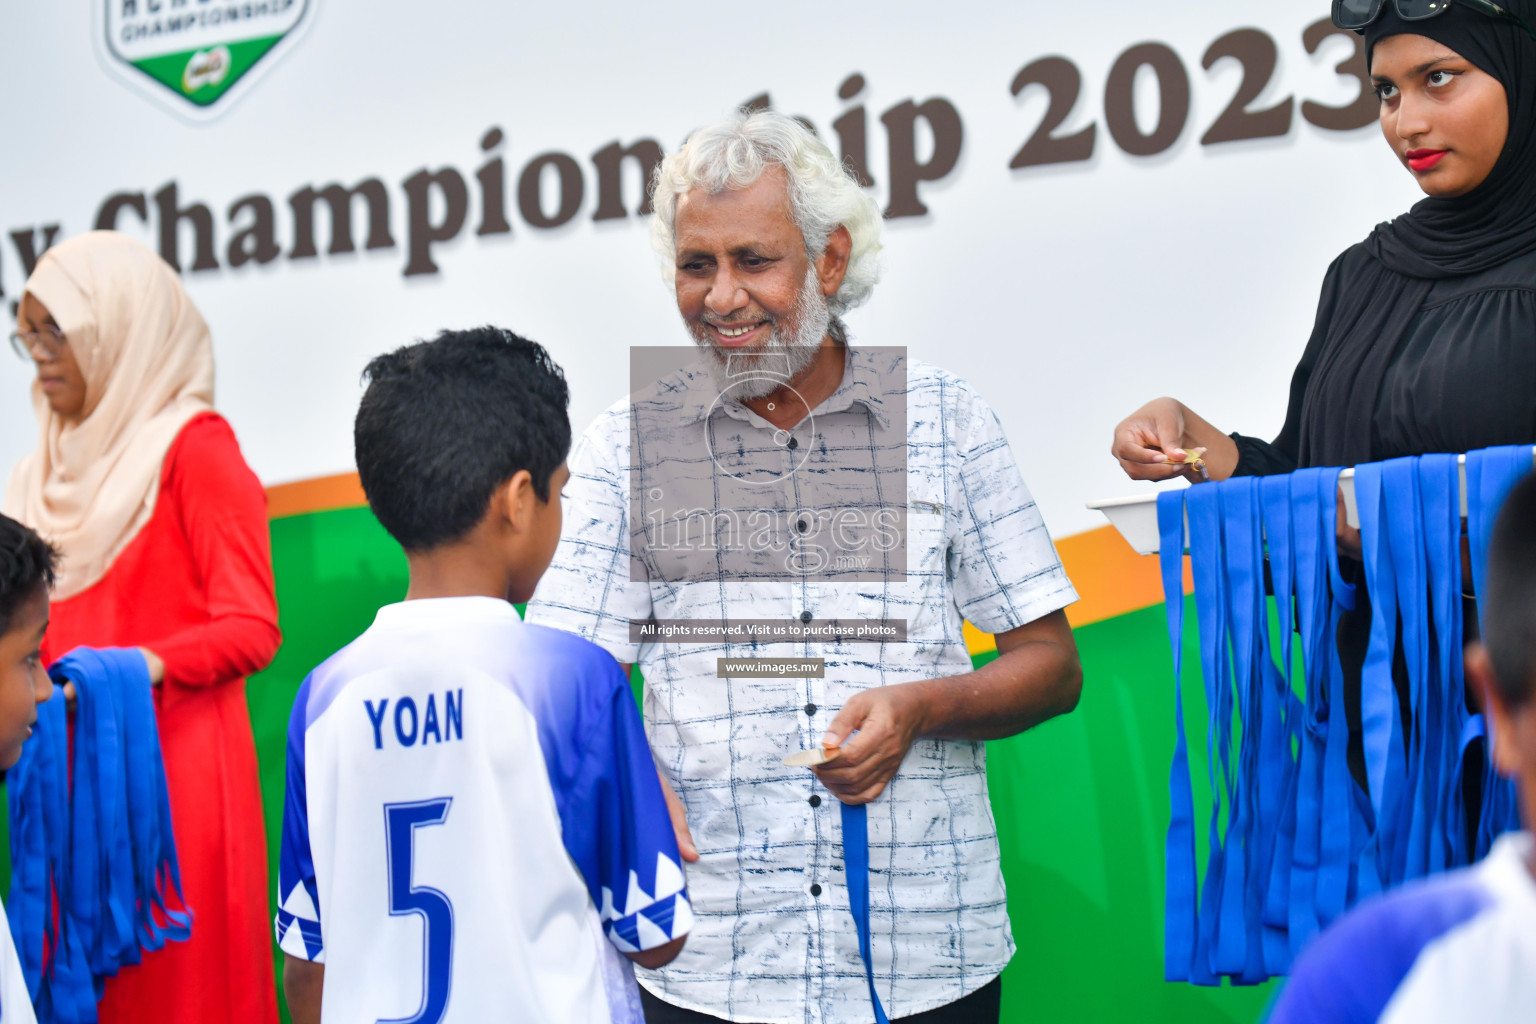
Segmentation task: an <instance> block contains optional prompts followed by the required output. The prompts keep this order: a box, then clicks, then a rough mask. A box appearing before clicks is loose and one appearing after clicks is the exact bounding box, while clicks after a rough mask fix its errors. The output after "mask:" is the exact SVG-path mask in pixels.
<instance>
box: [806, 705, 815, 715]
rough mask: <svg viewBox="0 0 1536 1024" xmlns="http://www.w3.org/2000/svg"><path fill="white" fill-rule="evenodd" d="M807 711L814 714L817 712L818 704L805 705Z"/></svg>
mask: <svg viewBox="0 0 1536 1024" xmlns="http://www.w3.org/2000/svg"><path fill="white" fill-rule="evenodd" d="M805 713H806V714H808V715H814V714H815V713H816V705H815V704H807V705H806V706H805Z"/></svg>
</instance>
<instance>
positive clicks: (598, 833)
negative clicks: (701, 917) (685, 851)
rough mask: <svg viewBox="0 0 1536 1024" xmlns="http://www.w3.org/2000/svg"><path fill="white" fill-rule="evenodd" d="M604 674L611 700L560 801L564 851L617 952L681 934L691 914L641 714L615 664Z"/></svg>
mask: <svg viewBox="0 0 1536 1024" xmlns="http://www.w3.org/2000/svg"><path fill="white" fill-rule="evenodd" d="M604 660H607V659H604ZM604 671H606V672H608V673H610V674H611V677H612V678H611V688H610V693H609V696H608V697H607V699H606V700H605V701H604V705H603V708H602V711H601V712H600V713H599V714H598V715H596V716H594V720H593V722H592V723H591V726H592V727H591V729H590V731H589V732H588V734H587V737H588V738H587V743H586V746H585V749H584V750H583V753H582V759H581V762H580V768H579V770H578V773H577V775H576V778H575V780H574V782H573V784H572V785H571V787H570V789H569V790H568V791H567V793H566V794H565V796H564V799H562V800H559V801H558V802H559V806H560V818H561V826H562V828H563V831H564V835H565V847H566V850H567V851H568V852H569V853H570V855H571V859H572V860H573V861H574V862H575V863H576V866H577V868H578V869H580V871H581V875H582V878H583V879H585V881H586V883H587V891H588V892H589V893H590V894H591V896H592V902H593V904H594V905H596V906H597V908H598V910H599V913H600V915H601V917H602V922H603V933H604V934H605V935H607V936H608V939H609V941H610V942H612V943H613V944H614V946H616V947H617V948H618V949H619V950H620V951H622V952H625V953H635V952H640V951H643V950H647V949H655V948H656V947H658V946H664V945H666V944H667V943H668V942H671V941H672V940H673V939H676V938H680V937H682V936H684V935H686V934H687V933H688V931H689V930H690V929H691V928H692V927H693V910H692V907H691V905H690V903H689V901H688V892H687V888H686V886H685V884H684V881H683V868H682V858H681V857H680V856H679V855H678V852H677V839H676V837H675V836H674V835H673V832H672V819H671V816H670V815H669V814H668V813H667V803H666V799H665V797H663V796H662V793H661V782H660V780H659V779H658V778H657V775H656V764H655V761H654V760H653V759H652V757H651V749H650V746H649V744H647V743H646V740H645V729H644V727H643V726H642V725H641V722H640V712H639V710H638V709H637V708H636V707H635V702H634V698H633V697H632V696H631V694H630V691H629V684H628V681H627V680H626V679H625V678H624V673H623V672H622V670H620V668H619V667H618V665H617V664H615V663H612V662H609V664H608V665H607V666H606V667H605V669H604Z"/></svg>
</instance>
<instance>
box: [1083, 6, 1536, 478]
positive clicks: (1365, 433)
mask: <svg viewBox="0 0 1536 1024" xmlns="http://www.w3.org/2000/svg"><path fill="white" fill-rule="evenodd" d="M1499 3H1500V6H1502V7H1503V8H1504V9H1506V10H1507V11H1508V12H1510V13H1511V14H1514V15H1516V16H1518V17H1519V18H1521V19H1523V20H1524V22H1525V23H1526V24H1527V25H1529V24H1532V20H1533V18H1536V0H1499ZM1481 11H1482V8H1480V7H1472V6H1468V5H1465V4H1464V3H1462V2H1461V0H1455V2H1453V3H1452V4H1451V6H1450V7H1449V8H1448V9H1447V10H1446V12H1445V13H1444V14H1442V15H1440V16H1438V17H1432V18H1427V19H1425V20H1422V21H1404V20H1403V19H1402V18H1401V17H1399V15H1398V14H1397V11H1396V9H1395V7H1394V5H1393V2H1392V0H1387V3H1386V5H1385V10H1384V11H1383V12H1382V14H1381V17H1380V18H1378V19H1377V20H1376V21H1375V22H1374V23H1372V24H1371V25H1370V26H1368V27H1367V29H1366V31H1365V34H1366V44H1367V54H1368V59H1369V60H1370V61H1371V73H1372V76H1373V78H1374V79H1375V81H1376V85H1377V94H1378V96H1379V97H1380V99H1381V127H1382V131H1383V133H1384V134H1385V136H1386V140H1387V143H1388V145H1389V146H1390V147H1391V148H1392V150H1393V152H1394V154H1395V155H1396V156H1397V158H1398V159H1399V160H1400V161H1401V162H1402V163H1403V165H1404V166H1405V167H1407V168H1408V170H1409V171H1410V172H1411V173H1412V174H1413V175H1414V176H1415V178H1417V180H1418V183H1419V185H1420V187H1421V188H1423V190H1424V191H1425V193H1427V195H1428V196H1429V198H1427V199H1425V200H1423V201H1421V202H1420V203H1419V204H1418V205H1416V206H1414V207H1413V209H1412V210H1410V211H1409V212H1408V213H1406V214H1404V215H1403V216H1401V217H1399V218H1397V219H1396V220H1394V221H1391V222H1389V223H1386V224H1382V225H1379V226H1378V227H1377V228H1376V229H1375V230H1374V231H1373V232H1371V235H1370V237H1368V238H1367V239H1365V241H1363V242H1360V243H1359V244H1358V245H1355V246H1353V247H1352V248H1350V249H1348V250H1346V251H1345V252H1344V253H1343V254H1342V255H1341V256H1339V258H1338V259H1337V260H1335V261H1334V263H1333V266H1332V267H1330V268H1329V270H1328V276H1327V278H1326V279H1325V281H1324V283H1323V294H1322V301H1321V303H1320V304H1319V306H1318V311H1317V322H1316V326H1315V327H1314V329H1313V332H1312V338H1311V340H1310V341H1309V342H1308V344H1307V348H1306V351H1305V352H1304V353H1303V355H1302V358H1301V363H1300V365H1298V366H1297V368H1296V373H1295V376H1294V377H1293V378H1292V381H1291V400H1290V407H1289V410H1288V412H1287V414H1286V420H1285V426H1284V428H1283V429H1282V430H1281V431H1280V435H1279V436H1278V437H1276V438H1275V439H1274V441H1272V442H1266V441H1261V440H1259V439H1257V438H1253V437H1246V436H1244V435H1242V434H1232V435H1230V436H1228V435H1227V434H1225V433H1223V432H1222V431H1220V430H1218V429H1216V428H1215V427H1213V426H1212V425H1211V424H1209V423H1207V422H1206V421H1205V420H1204V419H1202V418H1201V417H1199V416H1198V415H1196V414H1195V413H1194V412H1192V411H1191V410H1190V409H1189V408H1188V407H1186V406H1185V405H1184V404H1183V403H1182V402H1179V401H1178V400H1176V399H1172V398H1159V399H1157V400H1156V401H1153V402H1150V403H1148V404H1147V405H1145V406H1143V407H1142V408H1141V409H1139V410H1137V411H1136V412H1135V413H1133V414H1132V415H1131V416H1130V417H1129V418H1127V419H1126V420H1124V421H1123V422H1122V423H1121V424H1120V425H1119V426H1118V427H1116V428H1115V440H1114V448H1113V454H1114V456H1115V458H1117V459H1118V460H1119V461H1120V464H1121V466H1122V467H1123V468H1124V469H1125V471H1126V473H1127V474H1128V475H1129V476H1130V477H1131V478H1132V479H1137V480H1162V479H1167V478H1169V477H1172V476H1177V475H1181V474H1183V475H1187V476H1190V477H1191V479H1194V475H1193V471H1192V470H1190V469H1188V468H1187V467H1184V466H1183V465H1179V464H1177V463H1179V462H1180V461H1181V460H1182V459H1183V457H1184V455H1185V452H1186V451H1187V450H1189V449H1192V448H1197V447H1199V448H1205V449H1206V452H1205V455H1204V460H1205V468H1206V471H1207V472H1208V473H1209V474H1210V477H1211V479H1218V480H1219V479H1225V478H1226V477H1229V476H1242V475H1268V474H1273V473H1288V472H1291V471H1292V470H1295V469H1301V468H1305V467H1308V466H1351V465H1354V464H1356V463H1359V462H1375V461H1380V460H1383V459H1390V458H1395V457H1398V456H1402V455H1421V454H1424V453H1426V452H1466V451H1470V450H1474V449H1478V448H1486V447H1491V446H1493V445H1504V444H1524V443H1528V442H1536V38H1533V37H1532V35H1531V34H1530V33H1529V32H1528V31H1527V29H1526V28H1524V27H1522V25H1521V24H1519V23H1517V22H1515V21H1513V20H1510V19H1508V18H1498V17H1494V16H1491V15H1489V14H1485V13H1481Z"/></svg>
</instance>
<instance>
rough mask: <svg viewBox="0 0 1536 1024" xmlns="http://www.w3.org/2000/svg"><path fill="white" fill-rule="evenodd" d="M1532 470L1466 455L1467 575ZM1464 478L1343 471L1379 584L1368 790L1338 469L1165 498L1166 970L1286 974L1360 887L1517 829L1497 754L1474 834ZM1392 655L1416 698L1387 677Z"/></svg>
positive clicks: (1479, 575)
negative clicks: (1355, 706)
mask: <svg viewBox="0 0 1536 1024" xmlns="http://www.w3.org/2000/svg"><path fill="white" fill-rule="evenodd" d="M1531 469H1532V449H1531V447H1529V446H1521V447H1514V448H1496V449H1489V450H1486V451H1482V452H1473V453H1471V454H1470V455H1468V456H1467V466H1466V475H1467V484H1468V486H1467V491H1468V501H1467V513H1468V517H1467V518H1468V535H1469V540H1470V544H1471V549H1472V566H1473V580H1472V585H1473V588H1474V591H1475V592H1477V593H1481V591H1482V586H1483V582H1482V580H1483V566H1484V564H1485V563H1486V560H1487V544H1488V535H1489V533H1490V532H1491V530H1492V523H1493V519H1494V516H1495V514H1496V512H1497V510H1498V507H1499V504H1500V503H1501V502H1502V501H1503V499H1504V497H1505V496H1506V495H1507V494H1508V492H1509V489H1510V488H1511V487H1512V486H1513V485H1514V483H1515V482H1516V481H1517V480H1518V479H1519V478H1520V477H1521V476H1522V475H1524V474H1525V473H1528V472H1530V471H1531ZM1458 476H1459V470H1458V467H1457V459H1456V457H1455V456H1453V455H1425V456H1417V457H1413V458H1406V459H1397V460H1393V461H1391V462H1385V463H1377V464H1366V465H1361V466H1359V467H1357V468H1356V471H1355V493H1356V497H1357V503H1358V506H1359V512H1360V532H1361V542H1362V548H1363V559H1364V563H1365V586H1366V590H1367V592H1368V593H1369V594H1370V596H1371V601H1372V612H1371V614H1372V619H1371V633H1370V642H1369V646H1368V649H1367V652H1366V658H1365V664H1364V668H1363V671H1362V679H1361V697H1360V704H1361V733H1362V736H1361V738H1362V743H1363V748H1364V758H1365V776H1366V785H1365V786H1364V787H1362V786H1361V785H1360V784H1359V783H1357V782H1356V780H1355V778H1354V777H1353V775H1352V774H1351V773H1350V770H1349V762H1348V749H1349V731H1348V727H1347V725H1346V723H1345V717H1344V702H1343V685H1344V673H1343V669H1342V666H1341V663H1340V659H1339V652H1338V646H1337V642H1336V639H1335V638H1336V636H1337V635H1338V630H1339V622H1340V618H1341V616H1342V614H1343V613H1344V612H1346V611H1349V610H1351V609H1353V608H1354V606H1355V592H1354V587H1353V586H1351V585H1349V584H1348V583H1346V582H1345V580H1344V578H1343V576H1342V574H1341V573H1340V571H1339V562H1338V555H1337V545H1336V543H1335V531H1336V516H1337V512H1338V508H1337V493H1338V479H1339V470H1337V469H1304V470H1301V471H1299V472H1296V473H1292V474H1290V475H1289V476H1278V477H1266V478H1262V479H1261V478H1254V477H1242V478H1237V479H1233V480H1228V481H1225V482H1223V483H1219V484H1213V485H1207V486H1200V487H1193V488H1188V489H1184V490H1176V491H1167V492H1164V493H1162V494H1160V495H1159V496H1158V526H1159V531H1160V533H1161V568H1162V579H1163V589H1164V595H1165V599H1166V601H1167V615H1168V632H1169V638H1170V641H1171V643H1172V647H1173V667H1174V688H1175V689H1174V693H1175V698H1174V720H1175V726H1176V735H1175V740H1174V744H1175V745H1174V756H1173V766H1172V770H1171V773H1170V779H1169V796H1170V801H1171V815H1170V819H1169V826H1168V837H1167V847H1166V865H1165V867H1166V872H1167V874H1166V886H1167V888H1166V897H1167V913H1166V917H1165V925H1164V938H1165V944H1164V974H1165V976H1166V978H1167V979H1168V980H1170V981H1189V982H1193V983H1194V984H1197V985H1216V984H1220V981H1221V979H1222V978H1223V977H1225V978H1229V979H1231V980H1232V981H1233V982H1234V983H1236V984H1256V983H1258V982H1262V981H1265V980H1267V979H1268V978H1271V977H1274V976H1277V975H1283V974H1286V973H1288V971H1289V969H1290V965H1291V962H1292V960H1293V959H1294V958H1295V957H1296V956H1297V955H1299V954H1300V952H1301V950H1302V949H1303V948H1304V947H1305V946H1306V945H1307V943H1308V942H1309V941H1310V940H1311V939H1312V938H1313V937H1315V936H1316V935H1317V933H1318V932H1319V931H1320V930H1322V929H1323V928H1326V927H1327V926H1328V925H1329V924H1330V923H1331V922H1332V921H1333V920H1335V919H1336V918H1337V917H1339V915H1341V914H1342V913H1343V912H1344V911H1345V910H1346V909H1347V908H1349V907H1350V906H1352V905H1353V904H1354V903H1355V902H1356V901H1358V900H1359V899H1362V898H1364V897H1366V896H1369V895H1371V894H1373V893H1376V892H1379V891H1381V890H1382V889H1383V888H1387V887H1390V886H1394V885H1398V884H1400V883H1402V882H1405V881H1408V880H1410V879H1414V878H1419V877H1422V876H1424V875H1427V874H1430V873H1433V872H1438V871H1443V870H1445V869H1447V868H1450V867H1457V866H1460V865H1463V864H1466V863H1469V862H1470V861H1471V860H1474V859H1476V858H1478V857H1481V856H1482V855H1483V854H1484V853H1486V852H1487V850H1488V848H1489V846H1490V845H1491V844H1492V841H1493V839H1494V838H1495V837H1496V836H1497V835H1498V834H1500V833H1502V832H1504V831H1507V830H1509V829H1512V828H1517V827H1518V819H1517V809H1516V805H1515V797H1514V790H1513V787H1512V785H1511V784H1510V783H1509V782H1508V781H1507V780H1504V779H1500V778H1498V777H1497V776H1496V775H1494V774H1493V773H1492V770H1491V763H1492V759H1491V758H1488V759H1486V760H1487V762H1488V764H1489V765H1490V768H1489V770H1488V772H1487V774H1486V775H1485V777H1484V779H1483V780H1482V781H1483V787H1482V793H1483V798H1482V807H1481V808H1480V811H1479V816H1478V823H1479V825H1478V832H1477V835H1476V837H1475V838H1474V841H1473V842H1472V843H1471V845H1470V847H1469V844H1468V838H1467V816H1466V808H1465V807H1463V805H1462V793H1463V789H1462V777H1461V775H1462V764H1463V757H1464V755H1465V754H1466V752H1467V749H1468V747H1469V746H1470V745H1471V744H1473V743H1476V742H1479V741H1480V740H1482V739H1483V738H1484V737H1485V736H1486V734H1487V730H1486V727H1485V726H1484V724H1483V722H1482V718H1481V716H1479V715H1472V714H1470V713H1469V712H1468V711H1467V705H1466V696H1465V688H1464V680H1463V677H1462V656H1461V647H1462V627H1463V623H1462V598H1461V595H1462V591H1463V587H1464V585H1465V584H1464V582H1463V580H1462V578H1461V577H1462V565H1461V506H1460V502H1459V500H1458V495H1459V481H1458ZM1186 535H1187V536H1188V538H1189V556H1190V568H1191V572H1192V575H1193V578H1194V584H1195V612H1196V618H1197V620H1198V624H1199V650H1200V677H1201V680H1202V681H1203V685H1204V696H1205V701H1204V707H1203V714H1204V716H1205V718H1206V723H1207V727H1206V764H1207V769H1208V778H1207V785H1208V786H1209V788H1210V793H1211V810H1210V812H1209V819H1208V821H1207V823H1206V824H1207V828H1208V836H1207V840H1206V844H1205V845H1206V849H1207V850H1208V851H1209V853H1208V857H1207V860H1206V864H1205V873H1204V877H1203V878H1202V877H1201V875H1200V870H1199V863H1198V856H1197V852H1196V842H1195V840H1196V834H1197V831H1196V830H1197V825H1198V823H1197V821H1196V814H1195V800H1194V793H1193V782H1192V779H1191V771H1190V755H1189V739H1188V737H1187V735H1186V728H1185V716H1186V707H1185V703H1184V702H1185V700H1186V697H1185V695H1184V686H1183V683H1184V671H1183V648H1182V638H1183V634H1184V609H1185V603H1184V593H1183V553H1184V548H1185V537H1186ZM1266 570H1267V580H1268V583H1269V587H1268V588H1267V589H1268V591H1269V592H1270V593H1272V594H1273V595H1274V597H1275V600H1274V601H1273V602H1270V601H1269V600H1268V598H1267V596H1266ZM1297 638H1299V639H1300V644H1299V647H1300V650H1299V651H1298V650H1297V649H1296V647H1297V644H1296V639H1297ZM1298 654H1299V658H1298ZM1399 658H1400V659H1401V662H1402V663H1404V664H1405V665H1406V669H1407V673H1406V674H1407V695H1406V703H1404V702H1403V701H1401V700H1400V699H1399V696H1398V691H1397V687H1396V685H1395V683H1394V680H1393V665H1394V661H1396V660H1398V659H1399ZM1298 662H1299V664H1298ZM1190 710H1193V708H1191V709H1190Z"/></svg>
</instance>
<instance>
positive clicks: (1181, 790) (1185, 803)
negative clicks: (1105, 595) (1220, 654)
mask: <svg viewBox="0 0 1536 1024" xmlns="http://www.w3.org/2000/svg"><path fill="white" fill-rule="evenodd" d="M1184 495H1185V492H1184V491H1182V490H1179V491H1164V492H1163V493H1161V494H1159V495H1158V496H1157V525H1158V533H1159V534H1160V535H1161V538H1162V541H1161V547H1160V551H1161V558H1160V561H1161V569H1162V576H1163V599H1164V603H1165V607H1166V609H1167V613H1168V636H1169V639H1170V641H1171V643H1172V648H1173V720H1174V741H1173V744H1174V745H1173V766H1172V768H1171V769H1170V771H1169V779H1168V796H1169V805H1170V812H1169V819H1168V837H1167V841H1166V845H1165V848H1164V859H1163V869H1164V891H1165V901H1166V904H1167V912H1166V913H1165V914H1164V915H1163V977H1164V978H1166V979H1167V980H1168V981H1192V980H1194V979H1193V978H1192V977H1191V967H1192V965H1193V964H1194V962H1195V936H1196V933H1197V930H1198V914H1199V905H1198V903H1197V901H1196V898H1195V891H1196V886H1197V884H1198V874H1197V867H1196V864H1195V804H1194V792H1193V788H1192V783H1191V781H1190V775H1189V747H1188V743H1187V741H1186V740H1185V732H1184V682H1183V680H1184Z"/></svg>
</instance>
